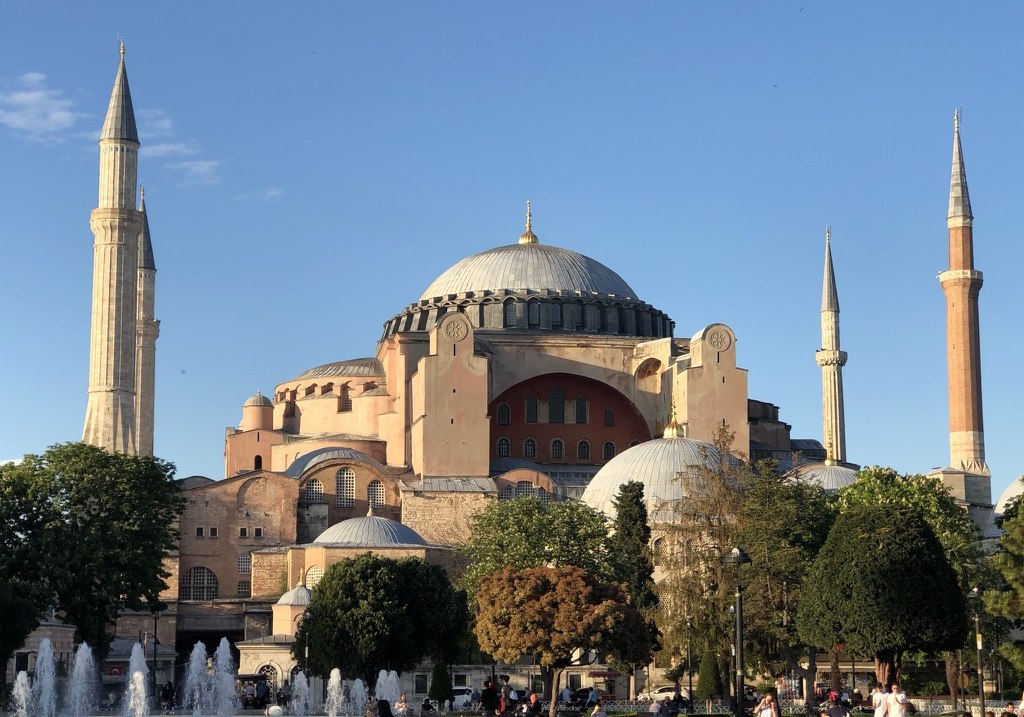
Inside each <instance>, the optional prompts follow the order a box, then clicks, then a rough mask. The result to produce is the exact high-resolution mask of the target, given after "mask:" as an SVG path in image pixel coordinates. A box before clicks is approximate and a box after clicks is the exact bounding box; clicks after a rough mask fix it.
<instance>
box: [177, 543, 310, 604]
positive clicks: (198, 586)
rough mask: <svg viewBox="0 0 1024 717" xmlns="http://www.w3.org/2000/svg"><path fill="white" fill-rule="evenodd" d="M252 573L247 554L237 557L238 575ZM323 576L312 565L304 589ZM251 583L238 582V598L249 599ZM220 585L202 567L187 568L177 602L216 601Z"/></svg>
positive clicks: (250, 560)
mask: <svg viewBox="0 0 1024 717" xmlns="http://www.w3.org/2000/svg"><path fill="white" fill-rule="evenodd" d="M251 573H252V556H251V555H250V554H249V553H242V554H241V555H239V556H238V574H239V575H250V574H251ZM323 576H324V571H323V568H321V567H319V566H317V565H314V566H313V567H311V568H309V569H308V570H307V571H306V576H305V577H306V587H307V588H309V589H310V590H312V589H313V588H315V587H316V585H317V583H319V582H320V580H321V579H322V578H323ZM250 585H251V583H250V582H249V581H248V580H239V581H238V594H239V596H240V597H249V594H250V590H251V587H250ZM219 592H220V585H219V583H218V581H217V574H216V573H214V572H213V571H212V570H210V569H209V568H207V567H205V566H203V565H197V566H196V567H194V568H189V569H188V570H186V571H185V574H184V575H183V576H182V578H181V582H180V583H179V585H178V599H179V600H216V599H217V598H218V597H219Z"/></svg>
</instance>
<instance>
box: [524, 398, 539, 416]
mask: <svg viewBox="0 0 1024 717" xmlns="http://www.w3.org/2000/svg"><path fill="white" fill-rule="evenodd" d="M526 422H527V423H536V422H537V397H536V396H527V397H526Z"/></svg>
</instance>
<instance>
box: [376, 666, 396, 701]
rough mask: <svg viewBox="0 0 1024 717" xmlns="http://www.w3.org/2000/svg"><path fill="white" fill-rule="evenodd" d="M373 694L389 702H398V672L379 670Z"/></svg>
mask: <svg viewBox="0 0 1024 717" xmlns="http://www.w3.org/2000/svg"><path fill="white" fill-rule="evenodd" d="M373 696H374V697H375V698H376V699H378V700H387V701H388V702H389V703H390V704H395V703H396V702H398V696H399V691H398V673H397V672H395V671H394V670H391V671H388V670H381V671H380V672H379V673H378V675H377V686H376V687H375V688H374V690H373Z"/></svg>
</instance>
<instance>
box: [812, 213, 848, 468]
mask: <svg viewBox="0 0 1024 717" xmlns="http://www.w3.org/2000/svg"><path fill="white" fill-rule="evenodd" d="M814 360H815V361H817V363H818V365H819V366H821V422H822V434H823V437H824V439H825V451H826V454H825V455H826V463H829V464H831V463H833V462H834V463H842V462H844V461H845V460H846V417H845V414H844V411H843V366H845V365H846V352H845V351H841V350H840V349H839V293H838V292H837V291H836V274H835V271H834V270H833V269H832V229H831V227H825V277H824V279H823V280H822V285H821V348H820V349H818V351H816V352H815V354H814Z"/></svg>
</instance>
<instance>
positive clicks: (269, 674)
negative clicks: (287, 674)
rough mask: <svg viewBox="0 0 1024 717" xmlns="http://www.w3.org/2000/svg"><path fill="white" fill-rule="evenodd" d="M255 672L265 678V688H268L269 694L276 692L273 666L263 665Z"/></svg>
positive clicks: (275, 669) (275, 676)
mask: <svg viewBox="0 0 1024 717" xmlns="http://www.w3.org/2000/svg"><path fill="white" fill-rule="evenodd" d="M256 672H258V673H259V674H261V675H263V676H264V677H266V678H267V687H269V688H270V692H271V694H273V693H274V692H275V691H276V690H277V668H276V667H274V666H273V665H264V666H263V667H261V668H260V669H258V670H256Z"/></svg>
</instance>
